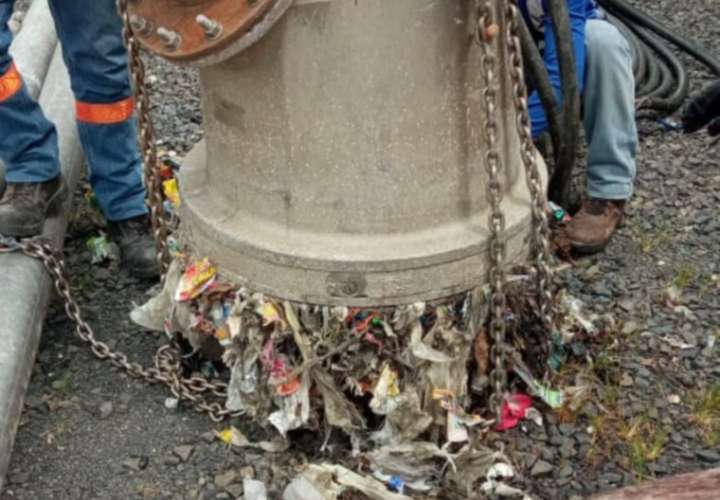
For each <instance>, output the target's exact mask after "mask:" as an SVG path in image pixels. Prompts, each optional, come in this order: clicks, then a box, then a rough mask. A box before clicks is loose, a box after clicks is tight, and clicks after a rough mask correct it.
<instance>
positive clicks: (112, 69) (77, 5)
mask: <svg viewBox="0 0 720 500" xmlns="http://www.w3.org/2000/svg"><path fill="white" fill-rule="evenodd" d="M13 3H14V0H0V89H1V88H2V87H1V85H2V81H3V80H2V79H3V75H5V76H6V77H7V75H11V74H12V73H13V72H14V69H15V68H14V64H13V61H12V59H11V57H10V55H9V54H8V48H9V46H10V42H11V40H12V36H11V33H10V30H9V28H8V25H7V22H8V20H9V19H10V15H11V14H12V10H13ZM49 3H50V9H51V11H52V14H53V18H54V20H55V26H56V29H57V32H58V37H59V39H60V42H61V44H62V49H63V57H64V60H65V64H66V66H67V68H68V70H69V72H70V81H71V86H72V91H73V94H74V96H75V100H76V111H77V119H78V121H77V125H78V132H79V135H80V142H81V143H82V146H83V150H84V151H85V156H86V159H87V163H88V166H89V168H90V182H91V184H92V187H93V189H94V191H95V194H96V196H97V198H98V201H99V202H100V206H101V207H102V209H103V211H104V213H105V216H106V217H107V219H108V220H111V221H118V220H125V219H129V218H131V217H135V216H138V215H142V214H145V213H147V208H146V206H145V201H144V197H145V189H144V187H143V182H142V175H141V162H140V152H139V149H138V145H137V139H136V128H137V124H136V121H135V118H134V117H133V116H132V102H131V100H130V99H129V98H130V97H131V90H130V83H129V75H128V67H127V55H126V52H125V48H124V47H123V43H122V35H121V30H122V25H121V20H120V18H119V16H118V14H117V12H116V10H115V1H114V0H49ZM6 83H7V82H6ZM10 94H11V95H8V92H7V91H6V92H5V95H3V93H2V92H1V91H0V159H2V161H3V162H4V163H5V166H6V180H7V181H8V182H43V181H47V180H51V179H54V178H55V177H57V176H58V175H59V173H60V165H59V159H58V146H57V132H56V130H55V127H54V126H53V124H52V123H50V122H49V121H48V120H47V118H46V117H45V115H44V114H43V112H42V110H41V109H40V107H39V106H38V104H37V102H36V101H34V100H33V99H32V98H31V97H30V96H29V95H28V93H27V92H26V90H25V88H24V86H22V87H21V88H20V89H19V90H17V91H15V92H11V93H10ZM118 111H119V112H118Z"/></svg>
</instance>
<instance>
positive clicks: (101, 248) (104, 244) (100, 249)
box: [85, 234, 116, 264]
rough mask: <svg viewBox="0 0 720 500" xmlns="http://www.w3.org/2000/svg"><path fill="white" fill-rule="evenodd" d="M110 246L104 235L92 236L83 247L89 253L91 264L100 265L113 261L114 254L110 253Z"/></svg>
mask: <svg viewBox="0 0 720 500" xmlns="http://www.w3.org/2000/svg"><path fill="white" fill-rule="evenodd" d="M111 245H112V244H111V243H110V241H108V239H107V237H106V236H105V235H104V234H101V235H100V236H93V237H92V238H89V239H88V240H87V241H86V242H85V246H86V247H87V249H88V250H89V251H90V255H91V256H92V261H91V262H92V263H93V264H101V263H103V262H105V261H107V260H114V259H115V258H116V255H115V253H114V252H113V251H112V246H111Z"/></svg>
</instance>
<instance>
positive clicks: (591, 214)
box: [565, 198, 625, 253]
mask: <svg viewBox="0 0 720 500" xmlns="http://www.w3.org/2000/svg"><path fill="white" fill-rule="evenodd" d="M624 208H625V201H624V200H603V199H600V198H590V199H589V200H585V201H584V202H583V204H582V208H581V209H580V211H579V212H578V213H577V214H576V215H575V217H574V218H573V219H572V220H571V221H570V222H569V223H568V225H567V226H566V227H565V234H566V235H567V237H568V239H569V240H570V245H571V246H572V248H573V250H575V251H578V252H581V253H595V252H599V251H601V250H603V249H604V248H605V247H606V246H607V244H608V243H609V242H610V237H611V236H612V234H613V233H614V232H615V229H617V227H618V225H620V223H621V222H622V219H623V209H624Z"/></svg>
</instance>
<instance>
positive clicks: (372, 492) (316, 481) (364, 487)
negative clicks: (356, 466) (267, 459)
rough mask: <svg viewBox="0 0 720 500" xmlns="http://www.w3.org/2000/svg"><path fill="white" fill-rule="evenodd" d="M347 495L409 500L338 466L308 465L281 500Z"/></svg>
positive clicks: (329, 499) (321, 499)
mask: <svg viewBox="0 0 720 500" xmlns="http://www.w3.org/2000/svg"><path fill="white" fill-rule="evenodd" d="M347 492H354V493H362V494H364V495H366V496H367V497H369V498H371V499H372V500H412V498H411V497H409V496H406V495H403V494H401V493H395V492H393V491H390V490H389V489H388V488H386V487H385V485H384V484H383V483H381V482H380V481H378V480H377V479H374V478H371V477H365V476H361V475H360V474H357V473H355V472H353V471H351V470H349V469H346V468H345V467H343V466H341V465H331V464H320V465H315V464H310V465H307V466H306V467H305V470H304V471H303V472H302V473H301V474H300V475H299V476H298V477H296V478H295V479H294V480H293V481H292V482H291V483H290V484H289V485H288V486H287V488H285V491H284V492H283V496H282V498H283V500H335V499H338V498H339V497H340V496H341V495H343V494H345V493H347Z"/></svg>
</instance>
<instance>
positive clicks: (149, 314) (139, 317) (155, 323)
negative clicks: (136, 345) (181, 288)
mask: <svg viewBox="0 0 720 500" xmlns="http://www.w3.org/2000/svg"><path fill="white" fill-rule="evenodd" d="M181 275H182V266H181V264H180V261H178V260H173V261H172V262H171V263H170V267H169V268H168V272H167V275H166V277H165V284H164V285H163V288H162V290H161V291H160V293H159V294H157V295H156V296H155V297H153V298H151V299H150V300H148V301H147V302H146V303H145V304H144V305H142V306H135V307H134V308H133V310H132V311H131V312H130V319H131V320H132V321H133V323H135V324H136V325H139V326H141V327H143V328H145V329H147V330H151V331H155V332H162V331H164V330H165V321H166V320H167V319H168V317H170V316H171V315H172V311H173V309H174V304H173V294H174V291H175V289H176V288H177V285H178V283H179V282H180V276H181Z"/></svg>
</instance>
